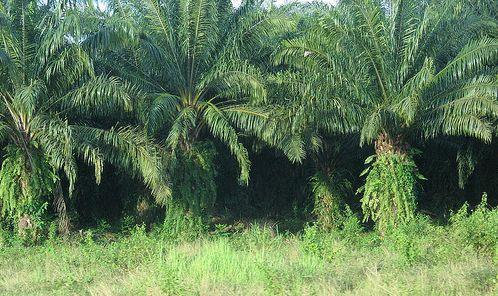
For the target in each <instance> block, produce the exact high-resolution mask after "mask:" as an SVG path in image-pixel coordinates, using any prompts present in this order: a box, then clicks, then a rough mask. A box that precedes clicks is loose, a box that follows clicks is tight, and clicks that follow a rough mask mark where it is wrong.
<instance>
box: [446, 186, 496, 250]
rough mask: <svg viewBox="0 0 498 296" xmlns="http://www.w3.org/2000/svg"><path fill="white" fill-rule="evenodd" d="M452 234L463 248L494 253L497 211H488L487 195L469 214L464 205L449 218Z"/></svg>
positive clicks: (466, 205)
mask: <svg viewBox="0 0 498 296" xmlns="http://www.w3.org/2000/svg"><path fill="white" fill-rule="evenodd" d="M450 224H451V229H452V234H453V235H454V236H455V238H456V239H457V240H459V241H461V242H462V244H463V246H464V247H469V246H471V247H473V248H476V249H477V250H479V251H481V252H483V253H486V254H493V253H496V248H497V246H498V209H489V208H488V204H487V194H486V193H484V194H483V196H482V200H481V202H480V203H479V205H477V207H476V208H475V209H473V210H472V211H471V212H470V213H469V206H468V204H467V203H466V204H465V205H463V206H462V207H461V208H460V210H458V211H457V212H456V213H454V214H453V215H452V216H451V217H450Z"/></svg>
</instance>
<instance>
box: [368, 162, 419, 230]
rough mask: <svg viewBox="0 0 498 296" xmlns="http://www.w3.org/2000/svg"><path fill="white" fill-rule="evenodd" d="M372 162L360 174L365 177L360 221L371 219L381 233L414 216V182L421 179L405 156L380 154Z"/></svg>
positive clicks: (414, 166)
mask: <svg viewBox="0 0 498 296" xmlns="http://www.w3.org/2000/svg"><path fill="white" fill-rule="evenodd" d="M370 162H373V163H372V164H371V165H370V166H369V167H368V168H367V169H366V170H365V171H364V172H363V174H368V175H367V178H366V181H365V185H364V186H363V187H362V188H360V190H359V192H363V197H362V199H361V202H362V209H363V213H364V214H365V217H364V220H365V221H367V220H368V219H372V220H373V221H375V222H376V227H377V228H378V229H379V230H380V231H382V232H384V231H385V230H387V229H388V228H391V227H396V226H399V225H401V224H403V223H406V222H408V221H410V220H411V219H413V218H414V217H415V209H416V205H417V194H418V191H419V189H418V186H419V185H418V183H419V180H420V179H423V177H422V176H421V175H420V174H419V173H418V172H417V166H416V165H415V162H414V161H413V160H412V158H411V157H410V156H409V155H406V154H405V155H403V154H399V153H393V152H391V153H383V154H380V155H378V156H376V157H375V158H374V157H370V158H369V159H367V161H366V163H367V164H368V163H370Z"/></svg>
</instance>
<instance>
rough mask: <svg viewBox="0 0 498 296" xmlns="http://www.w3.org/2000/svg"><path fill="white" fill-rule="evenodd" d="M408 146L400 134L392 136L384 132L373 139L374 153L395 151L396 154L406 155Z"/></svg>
mask: <svg viewBox="0 0 498 296" xmlns="http://www.w3.org/2000/svg"><path fill="white" fill-rule="evenodd" d="M409 149H410V146H409V145H408V143H407V142H406V141H405V140H404V139H403V137H402V136H401V135H396V136H394V137H392V136H390V135H389V134H387V133H386V132H383V133H381V134H380V135H379V136H378V137H377V139H376V140H375V154H377V155H382V154H384V153H395V154H398V155H404V156H406V155H408V150H409Z"/></svg>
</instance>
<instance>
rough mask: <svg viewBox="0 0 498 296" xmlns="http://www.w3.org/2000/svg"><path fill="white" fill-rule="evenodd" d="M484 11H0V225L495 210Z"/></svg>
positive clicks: (184, 6)
mask: <svg viewBox="0 0 498 296" xmlns="http://www.w3.org/2000/svg"><path fill="white" fill-rule="evenodd" d="M492 2H493V1H486V0H483V1H477V2H475V1H467V0H458V1H455V0H440V1H436V0H434V1H414V0H385V1H384V0H343V1H340V3H339V4H337V5H336V6H327V5H322V4H317V3H314V4H307V5H298V4H292V5H286V6H282V7H277V6H275V5H273V4H269V3H266V2H263V1H258V0H247V1H242V3H241V4H240V5H239V6H237V7H234V6H233V4H232V3H231V2H230V1H226V0H189V1H186V0H171V1H170V0H145V1H135V0H124V1H106V2H105V3H103V4H105V9H103V6H102V3H100V4H98V5H97V4H95V3H93V2H92V1H88V2H84V1H74V2H71V1H69V2H66V1H48V2H44V3H40V2H38V1H32V0H1V1H0V25H1V26H0V98H1V101H0V143H1V147H2V148H3V154H2V167H1V170H0V207H1V213H2V220H1V221H2V224H3V226H2V227H4V228H6V229H10V230H14V229H17V228H22V229H19V233H21V232H24V231H25V229H26V228H29V229H30V228H33V229H35V228H36V229H39V237H42V236H44V235H47V234H48V233H49V228H50V226H49V225H51V224H54V223H52V222H55V223H58V224H59V232H60V233H66V232H68V231H70V230H71V229H76V228H80V227H82V226H86V225H92V224H93V225H95V223H109V222H112V223H114V222H118V221H120V222H121V225H127V224H133V222H144V223H146V224H147V225H148V226H151V224H154V223H161V220H163V221H166V222H164V223H170V224H171V223H173V222H174V221H180V222H181V221H184V220H185V219H186V220H189V221H191V222H192V227H194V228H196V229H197V228H198V229H205V228H206V227H208V226H209V225H202V224H209V222H210V221H211V220H210V219H211V218H213V221H216V219H232V218H235V216H246V218H247V217H249V216H260V217H261V216H263V217H264V216H273V217H274V218H278V217H281V216H285V217H286V218H289V217H291V218H292V219H294V221H297V220H299V221H306V222H310V221H315V222H316V225H318V226H319V227H320V228H322V229H325V230H329V231H331V230H333V229H337V228H342V227H346V226H344V225H343V224H344V223H343V220H344V219H345V217H347V216H348V215H352V213H358V214H361V216H362V217H363V222H364V223H370V222H369V221H372V222H373V224H365V225H366V226H368V227H370V226H373V225H374V226H375V227H376V228H377V229H379V230H380V231H381V233H382V234H385V235H387V232H386V231H387V230H388V229H394V228H398V227H402V226H403V225H405V224H406V223H409V222H410V221H411V220H413V219H415V218H416V217H417V215H418V209H421V211H423V213H425V214H429V215H431V216H433V218H437V219H442V220H445V219H446V218H447V217H448V215H449V212H450V211H451V210H454V209H456V208H458V207H460V206H461V205H462V204H463V203H464V202H466V201H467V202H469V203H470V205H475V204H476V203H477V201H478V199H479V198H480V197H481V196H482V194H483V193H485V192H487V193H488V196H489V203H491V204H492V205H495V204H496V202H497V200H498V199H497V195H498V174H497V171H498V159H497V155H498V153H496V152H497V149H498V148H497V145H496V136H497V134H498V128H497V123H498V101H497V95H498V79H497V77H498V72H497V69H498V68H497V66H496V65H497V62H498V39H497V38H498V34H497V32H498V23H497V21H496V7H495V6H493V4H492ZM372 154H373V156H370V157H368V156H369V155H372ZM364 159H366V161H365V162H364V161H363V160H364ZM251 160H252V166H251ZM365 164H366V165H367V168H366V169H365V168H364V166H365ZM92 167H93V168H92ZM251 167H252V171H251ZM362 171H363V173H361V172H362ZM94 183H97V184H100V185H99V186H95V185H94ZM355 192H356V194H355ZM152 201H153V202H152ZM184 214H185V217H183V215H184ZM87 217H92V218H91V219H90V218H87ZM145 217H148V218H147V219H145ZM149 218H150V219H149ZM99 220H100V222H99ZM106 220H107V222H105V221H106ZM103 221H104V222H103ZM172 221H173V222H172ZM180 222H178V223H180ZM206 222H207V223H206ZM175 223H176V222H175ZM194 224H195V225H194ZM295 228H296V227H289V229H295ZM297 228H299V227H297Z"/></svg>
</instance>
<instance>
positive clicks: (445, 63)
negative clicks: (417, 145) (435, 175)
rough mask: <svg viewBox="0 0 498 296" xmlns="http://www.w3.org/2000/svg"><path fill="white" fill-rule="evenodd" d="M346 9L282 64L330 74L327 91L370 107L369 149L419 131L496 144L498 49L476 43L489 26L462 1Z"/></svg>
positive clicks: (286, 52)
mask: <svg viewBox="0 0 498 296" xmlns="http://www.w3.org/2000/svg"><path fill="white" fill-rule="evenodd" d="M343 2H344V3H342V4H341V5H340V6H339V7H338V8H337V9H334V10H333V11H332V12H331V13H330V15H326V16H323V17H321V18H320V21H319V22H318V24H316V25H314V26H313V28H312V29H311V30H310V32H307V33H309V34H308V35H306V36H303V37H298V38H296V39H292V40H288V41H287V42H286V43H285V44H284V47H283V50H282V52H281V53H280V56H279V58H280V59H281V60H283V61H288V62H289V63H291V64H294V65H297V66H303V67H308V68H309V67H313V68H312V69H313V71H316V72H317V73H325V74H320V75H316V77H318V78H319V77H320V76H321V75H324V76H325V77H328V81H327V80H325V79H321V81H322V84H324V83H325V81H327V82H328V83H327V85H328V88H329V89H332V92H334V94H335V95H336V96H340V97H341V96H342V97H345V98H348V99H349V100H350V101H352V102H353V103H356V104H359V105H361V106H363V110H364V111H363V124H362V126H361V128H360V131H361V139H362V142H364V143H368V142H371V141H372V140H376V139H378V138H379V136H380V135H381V134H386V135H387V136H388V137H397V136H399V135H403V134H407V133H409V132H411V131H416V134H421V135H422V136H423V137H425V138H429V137H435V136H437V135H442V134H446V135H465V136H471V137H476V138H478V139H481V140H483V141H486V142H489V141H491V138H492V136H493V132H494V130H493V125H492V123H493V121H494V120H496V117H497V116H498V112H497V111H498V103H497V100H496V94H497V81H496V78H495V77H493V75H492V73H491V72H490V71H491V69H489V66H491V65H493V63H494V62H495V61H496V58H497V56H498V55H497V54H498V42H497V41H496V39H493V38H491V37H481V38H479V39H477V40H475V41H469V40H471V38H470V37H473V36H475V34H474V31H475V30H476V29H477V27H478V26H482V25H485V23H484V22H482V21H480V20H479V19H475V18H473V17H472V16H471V15H465V10H461V11H459V9H458V8H459V3H457V2H458V1H445V2H443V3H440V2H438V3H436V2H434V3H429V4H421V3H418V2H415V1H402V0H400V1H372V0H354V1H343ZM463 23H465V24H463ZM447 57H451V58H450V59H449V60H448V58H447ZM490 74H491V75H490ZM334 88H335V89H334ZM329 92H330V90H329ZM329 96H331V95H329ZM347 119H348V118H343V120H347Z"/></svg>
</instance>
